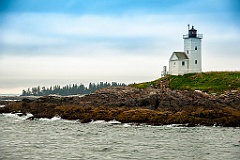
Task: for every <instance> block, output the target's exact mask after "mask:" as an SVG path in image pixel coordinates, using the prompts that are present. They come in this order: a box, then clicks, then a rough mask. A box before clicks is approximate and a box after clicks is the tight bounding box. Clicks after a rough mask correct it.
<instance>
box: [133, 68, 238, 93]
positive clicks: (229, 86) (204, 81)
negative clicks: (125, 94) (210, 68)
mask: <svg viewBox="0 0 240 160" xmlns="http://www.w3.org/2000/svg"><path fill="white" fill-rule="evenodd" d="M160 81H162V82H167V83H168V87H169V88H171V89H179V90H201V91H204V92H207V93H218V94H220V93H223V92H224V91H227V90H237V89H240V72H205V73H195V74H185V75H183V76H172V75H169V76H166V77H164V78H160V79H158V80H155V81H152V82H145V83H139V84H131V85H130V86H132V87H136V88H147V87H150V86H153V87H158V85H159V84H160Z"/></svg>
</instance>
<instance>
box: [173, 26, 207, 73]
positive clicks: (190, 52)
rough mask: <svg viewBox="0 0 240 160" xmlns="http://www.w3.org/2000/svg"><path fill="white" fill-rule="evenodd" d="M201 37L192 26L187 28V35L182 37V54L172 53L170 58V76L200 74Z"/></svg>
mask: <svg viewBox="0 0 240 160" xmlns="http://www.w3.org/2000/svg"><path fill="white" fill-rule="evenodd" d="M202 37H203V36H202V34H197V30H196V29H194V27H193V26H192V28H191V29H189V26H188V34H187V35H183V39H184V52H173V53H172V55H171V57H170V60H169V74H170V75H184V74H187V73H200V72H202V45H201V43H202Z"/></svg>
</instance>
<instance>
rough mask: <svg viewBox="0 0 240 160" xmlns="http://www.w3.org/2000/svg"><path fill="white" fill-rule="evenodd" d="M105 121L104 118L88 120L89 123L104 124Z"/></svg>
mask: <svg viewBox="0 0 240 160" xmlns="http://www.w3.org/2000/svg"><path fill="white" fill-rule="evenodd" d="M105 123H106V121H104V120H96V121H94V120H92V121H91V122H90V124H105Z"/></svg>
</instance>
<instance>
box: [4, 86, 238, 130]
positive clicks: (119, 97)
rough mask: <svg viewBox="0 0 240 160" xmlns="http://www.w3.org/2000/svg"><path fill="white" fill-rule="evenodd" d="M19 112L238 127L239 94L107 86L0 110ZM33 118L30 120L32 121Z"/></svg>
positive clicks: (150, 122) (38, 114)
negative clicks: (72, 95)
mask: <svg viewBox="0 0 240 160" xmlns="http://www.w3.org/2000/svg"><path fill="white" fill-rule="evenodd" d="M14 111H21V112H22V113H23V114H24V113H32V114H33V116H34V118H43V117H44V118H52V117H53V116H55V115H59V116H61V117H62V118H64V119H70V120H77V119H78V120H79V121H81V122H89V121H91V120H107V121H109V120H113V119H115V120H118V121H121V122H124V123H130V122H131V123H147V124H153V125H162V124H187V125H186V126H196V125H199V124H200V125H221V126H235V127H236V126H238V127H239V126H240V91H236V92H234V93H231V92H229V93H228V94H222V95H211V94H206V93H203V92H201V91H187V90H170V89H166V90H160V89H157V88H152V87H148V88H146V89H138V88H133V87H109V88H104V89H100V90H97V91H96V92H95V93H93V94H89V95H85V96H82V97H78V96H74V97H58V96H44V97H40V98H38V99H36V100H27V99H23V100H22V101H19V102H14V103H11V104H8V105H7V106H5V107H2V108H0V113H10V112H14ZM34 118H33V119H34Z"/></svg>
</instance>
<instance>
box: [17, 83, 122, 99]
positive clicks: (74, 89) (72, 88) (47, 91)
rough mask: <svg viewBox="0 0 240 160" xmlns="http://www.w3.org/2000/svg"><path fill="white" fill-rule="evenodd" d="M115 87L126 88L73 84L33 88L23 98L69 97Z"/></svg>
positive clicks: (25, 92)
mask: <svg viewBox="0 0 240 160" xmlns="http://www.w3.org/2000/svg"><path fill="white" fill-rule="evenodd" d="M111 86H112V87H114V86H126V85H125V84H124V83H117V82H112V83H111V84H110V83H108V82H106V83H103V82H100V83H97V84H95V83H89V85H88V87H85V86H84V85H83V84H72V85H66V86H63V87H61V86H59V85H55V86H50V87H44V86H43V87H40V86H38V87H32V88H28V89H27V90H23V91H22V94H21V95H22V96H47V95H51V94H56V95H61V96H68V95H84V94H90V93H93V92H95V91H96V90H97V89H100V88H106V87H111Z"/></svg>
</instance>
